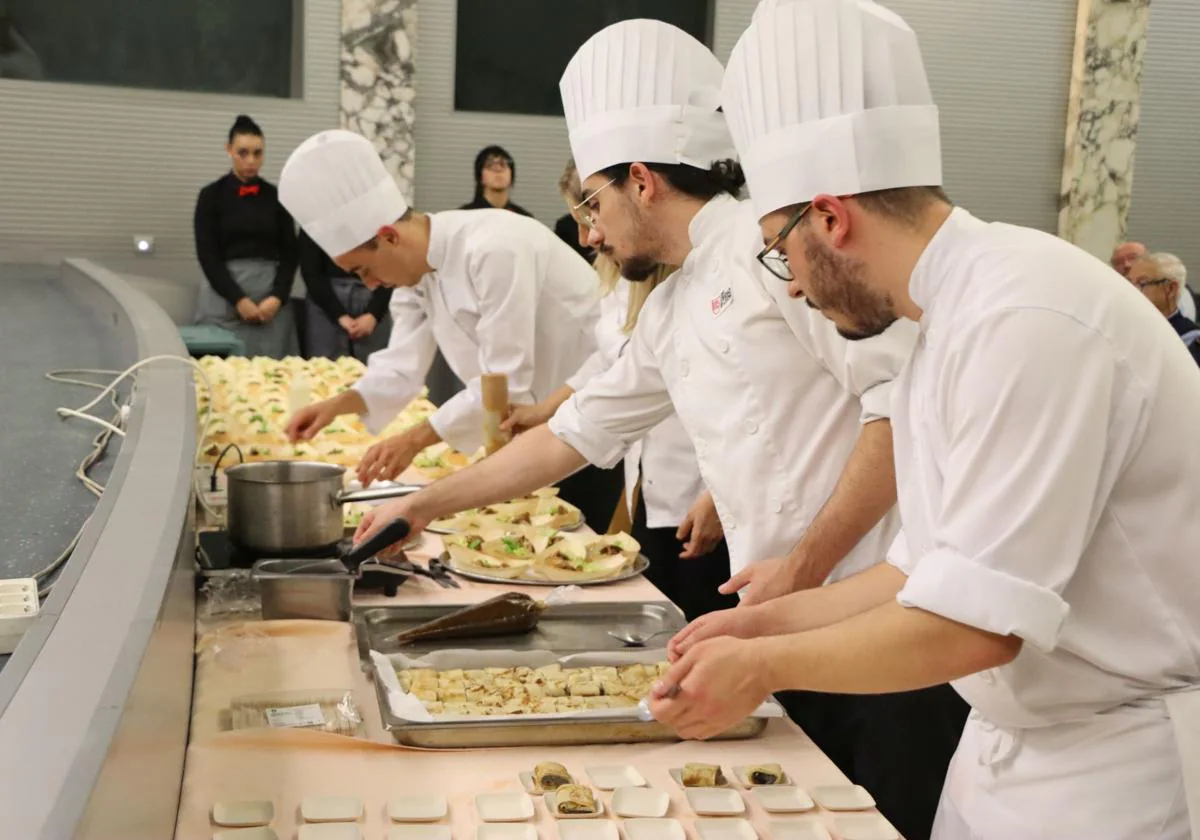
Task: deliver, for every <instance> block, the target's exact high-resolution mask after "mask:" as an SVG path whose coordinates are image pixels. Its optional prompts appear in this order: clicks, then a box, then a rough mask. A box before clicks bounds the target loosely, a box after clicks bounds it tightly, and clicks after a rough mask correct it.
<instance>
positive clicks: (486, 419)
mask: <svg viewBox="0 0 1200 840" xmlns="http://www.w3.org/2000/svg"><path fill="white" fill-rule="evenodd" d="M479 390H480V393H481V395H482V397H483V446H484V449H485V450H486V451H487V454H488V455H491V454H492V453H494V452H496V451H498V450H499V449H500V448H501V447H502V446H504V444H506V443H508V441H509V435H508V433H507V432H505V431H504V430H503V429H501V428H500V424H501V423H503V422H504V420H505V419H506V418H507V417H508V374H504V373H485V374H482V375H480V377H479Z"/></svg>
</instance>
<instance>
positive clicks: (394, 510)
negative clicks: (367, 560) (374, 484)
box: [354, 496, 429, 558]
mask: <svg viewBox="0 0 1200 840" xmlns="http://www.w3.org/2000/svg"><path fill="white" fill-rule="evenodd" d="M400 518H403V519H406V520H408V526H409V531H408V532H409V534H410V535H411V534H419V533H421V532H422V531H424V530H425V528H426V527H428V525H429V521H428V520H427V519H425V518H424V517H423V516H422V515H421V514H420V513H419V512H418V511H417V508H416V505H415V504H414V503H413V497H412V496H405V497H404V498H400V499H393V500H392V501H390V502H387V503H385V504H382V505H378V506H376V507H373V508H371V510H370V511H368V512H367V514H366V516H364V517H363V518H362V522H360V523H358V528H357V529H356V530H355V532H354V544H355V545H360V544H361V543H363V542H364V541H366V540H369V539H370V538H371V537H373V536H375V534H377V533H379V532H380V531H382V530H383V529H384V528H385V527H387V525H388V523H390V522H393V521H395V520H396V519H400ZM406 539H407V538H406ZM403 544H404V540H401V541H400V542H398V543H396V544H394V545H393V546H391V547H390V548H387V549H385V550H383V551H381V552H379V555H378V556H380V557H384V558H387V557H392V556H394V555H396V554H399V553H400V546H401V545H403Z"/></svg>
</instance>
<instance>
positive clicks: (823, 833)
mask: <svg viewBox="0 0 1200 840" xmlns="http://www.w3.org/2000/svg"><path fill="white" fill-rule="evenodd" d="M767 829H768V830H769V831H770V832H771V840H832V838H831V837H830V836H829V829H827V828H826V827H825V824H824V823H823V822H821V820H820V819H819V818H818V817H809V818H807V819H802V820H773V821H772V822H771V823H770V824H769V825H768V826H767Z"/></svg>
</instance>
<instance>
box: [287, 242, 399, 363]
mask: <svg viewBox="0 0 1200 840" xmlns="http://www.w3.org/2000/svg"><path fill="white" fill-rule="evenodd" d="M300 276H301V277H303V278H304V285H305V286H306V287H307V288H308V322H307V323H308V330H307V336H306V338H305V340H306V342H307V344H308V347H307V348H305V349H306V355H308V356H310V357H311V356H325V357H327V358H330V359H336V358H339V357H341V356H353V357H354V358H356V359H358V360H359V361H360V362H365V361H366V360H367V356H369V355H370V354H372V353H374V352H375V351H376V350H382V349H383V348H384V347H387V343H388V336H389V335H390V334H391V332H392V319H391V316H390V315H389V314H388V304H389V303H390V302H391V300H392V290H391V289H389V288H387V287H386V286H380V287H379V288H378V289H375V290H374V291H371V290H370V289H368V288H367V287H366V285H365V284H364V283H363V281H362V280H360V279H359V278H358V276H357V275H354V274H348V273H346V272H345V271H342V269H340V268H338V266H337V264H336V263H335V262H334V261H333V260H331V259H330V258H329V255H328V254H326V253H325V252H324V251H322V250H321V248H320V246H318V245H317V243H315V242H313V241H312V238H311V237H309V235H308V234H307V233H305V232H304V231H300Z"/></svg>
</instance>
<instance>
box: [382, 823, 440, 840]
mask: <svg viewBox="0 0 1200 840" xmlns="http://www.w3.org/2000/svg"><path fill="white" fill-rule="evenodd" d="M387 840H451V834H450V826H448V825H394V826H392V827H391V828H389V829H388V833H387Z"/></svg>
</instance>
